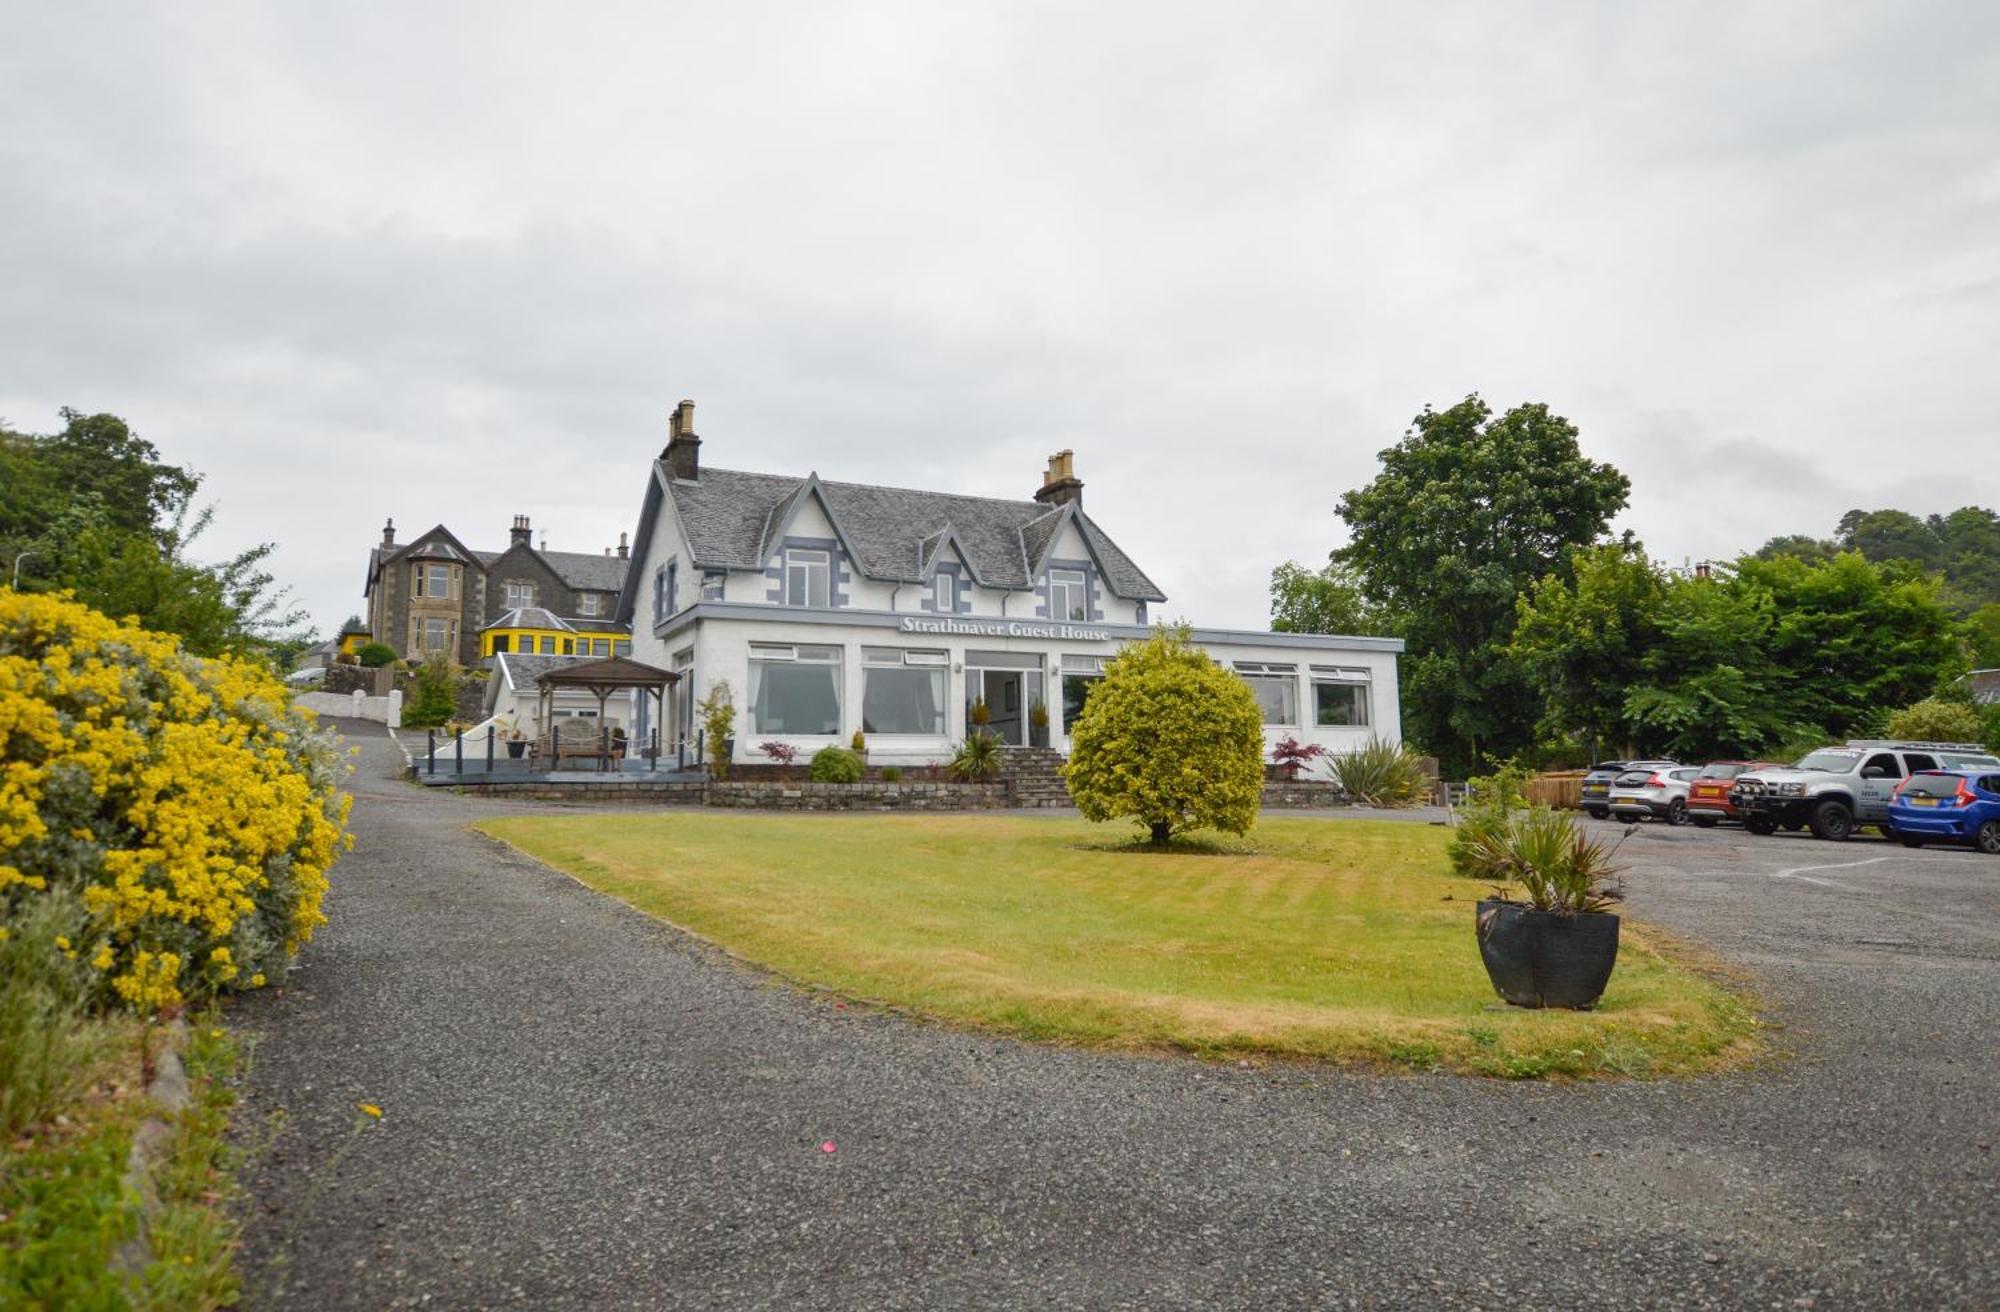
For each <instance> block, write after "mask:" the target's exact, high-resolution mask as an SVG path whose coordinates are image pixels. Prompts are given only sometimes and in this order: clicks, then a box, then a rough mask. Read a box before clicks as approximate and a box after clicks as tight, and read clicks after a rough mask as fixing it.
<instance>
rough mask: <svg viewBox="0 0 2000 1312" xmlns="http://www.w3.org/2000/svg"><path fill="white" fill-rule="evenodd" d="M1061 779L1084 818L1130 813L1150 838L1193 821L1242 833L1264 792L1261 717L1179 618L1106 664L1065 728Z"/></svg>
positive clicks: (1244, 688)
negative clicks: (1066, 748)
mask: <svg viewBox="0 0 2000 1312" xmlns="http://www.w3.org/2000/svg"><path fill="white" fill-rule="evenodd" d="M1063 777H1064V779H1065V780H1067V782H1068V784H1069V791H1070V796H1071V797H1073V798H1074V799H1075V800H1076V805H1077V809H1078V810H1080V811H1082V812H1083V814H1084V818H1085V819H1088V820H1110V819H1113V818H1115V817H1119V816H1129V817H1131V818H1132V819H1134V820H1136V821H1138V822H1139V824H1140V825H1142V826H1143V827H1144V828H1145V830H1146V832H1147V834H1148V836H1149V837H1150V838H1151V840H1152V841H1153V842H1154V843H1165V842H1166V841H1167V840H1168V839H1170V838H1172V837H1173V836H1174V835H1175V834H1179V833H1184V832H1186V831H1187V830H1190V829H1203V828H1208V829H1220V830H1223V831H1225V832H1227V833H1232V834H1241V833H1244V832H1246V831H1248V829H1249V828H1250V826H1251V825H1252V824H1254V823H1256V820H1257V804H1258V801H1259V800H1260V799H1261V797H1262V794H1263V786H1264V724H1263V715H1262V713H1261V712H1259V710H1258V709H1257V699H1256V697H1255V696H1254V695H1252V694H1251V692H1250V686H1249V685H1248V684H1246V683H1245V682H1243V680H1241V679H1239V678H1237V677H1236V675H1234V674H1232V673H1230V672H1229V671H1228V670H1225V669H1223V668H1222V667H1221V666H1219V665H1217V664H1216V663H1215V662H1214V661H1212V660H1210V659H1209V658H1208V656H1207V655H1206V654H1204V653H1203V652H1202V651H1200V650H1199V649H1198V648H1196V647H1194V646H1193V645H1192V644H1191V643H1190V641H1189V635H1188V630H1187V628H1186V627H1185V626H1182V627H1179V628H1167V627H1164V626H1162V627H1161V628H1159V629H1156V630H1155V631H1154V633H1153V636H1152V637H1151V638H1150V639H1148V640H1147V641H1145V642H1143V643H1137V644H1134V645H1132V646H1130V647H1127V648H1126V649H1125V650H1124V651H1123V652H1121V653H1120V654H1119V656H1118V659H1116V660H1114V661H1112V662H1111V665H1110V667H1109V668H1108V669H1106V670H1105V672H1104V681H1103V682H1102V683H1101V684H1099V685H1098V686H1097V688H1096V689H1095V690H1093V691H1092V693H1091V694H1090V701H1089V703H1088V704H1087V705H1086V706H1085V708H1084V712H1083V715H1082V716H1081V717H1079V719H1078V721H1077V723H1076V725H1075V727H1074V728H1073V729H1072V730H1071V731H1070V758H1069V764H1068V765H1067V766H1065V767H1064V768H1063Z"/></svg>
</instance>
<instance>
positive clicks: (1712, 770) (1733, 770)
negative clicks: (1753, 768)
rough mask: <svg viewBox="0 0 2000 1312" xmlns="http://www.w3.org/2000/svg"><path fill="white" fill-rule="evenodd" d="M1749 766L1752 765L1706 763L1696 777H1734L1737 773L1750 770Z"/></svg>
mask: <svg viewBox="0 0 2000 1312" xmlns="http://www.w3.org/2000/svg"><path fill="white" fill-rule="evenodd" d="M1749 768H1750V767H1749V766H1747V765H1722V764H1719V763H1718V764H1716V765H1704V766H1703V767H1702V768H1701V773H1700V774H1699V775H1697V776H1696V778H1700V779H1734V778H1735V777H1736V776H1737V775H1739V774H1742V773H1743V772H1744V771H1745V770H1748V769H1749Z"/></svg>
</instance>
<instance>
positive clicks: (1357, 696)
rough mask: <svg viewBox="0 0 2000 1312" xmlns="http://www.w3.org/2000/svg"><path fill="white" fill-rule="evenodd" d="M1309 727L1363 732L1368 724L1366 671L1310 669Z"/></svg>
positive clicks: (1317, 666)
mask: <svg viewBox="0 0 2000 1312" xmlns="http://www.w3.org/2000/svg"><path fill="white" fill-rule="evenodd" d="M1312 681H1313V723H1314V724H1325V725H1336V726H1340V725H1348V726H1353V727H1356V728H1365V727H1367V724H1368V687H1369V684H1368V671H1366V670H1343V669H1336V668H1334V667H1332V666H1326V665H1315V666H1313V667H1312Z"/></svg>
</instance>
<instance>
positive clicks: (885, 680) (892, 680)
mask: <svg viewBox="0 0 2000 1312" xmlns="http://www.w3.org/2000/svg"><path fill="white" fill-rule="evenodd" d="M948 662H949V658H948V657H947V656H946V655H945V653H943V652H941V651H901V650H898V649H897V648H894V647H863V648H862V649H861V729H862V732H864V733H882V734H897V733H914V734H930V735H933V736H942V735H943V734H944V732H945V723H944V697H945V691H944V685H945V669H946V666H947V664H948Z"/></svg>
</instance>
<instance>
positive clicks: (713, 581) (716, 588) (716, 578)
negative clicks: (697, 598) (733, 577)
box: [701, 569, 729, 601]
mask: <svg viewBox="0 0 2000 1312" xmlns="http://www.w3.org/2000/svg"><path fill="white" fill-rule="evenodd" d="M728 577H729V576H728V575H727V574H724V573H723V572H722V571H721V570H719V569H712V570H709V571H708V572H707V573H706V574H703V575H702V576H701V599H702V600H703V601H721V600H722V588H723V584H724V582H725V581H726V580H727V579H728Z"/></svg>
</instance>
